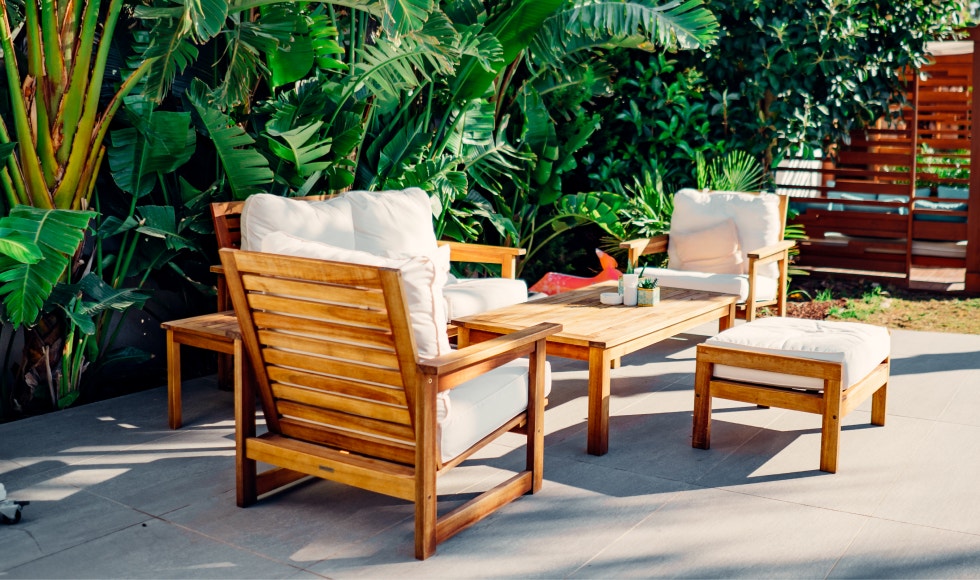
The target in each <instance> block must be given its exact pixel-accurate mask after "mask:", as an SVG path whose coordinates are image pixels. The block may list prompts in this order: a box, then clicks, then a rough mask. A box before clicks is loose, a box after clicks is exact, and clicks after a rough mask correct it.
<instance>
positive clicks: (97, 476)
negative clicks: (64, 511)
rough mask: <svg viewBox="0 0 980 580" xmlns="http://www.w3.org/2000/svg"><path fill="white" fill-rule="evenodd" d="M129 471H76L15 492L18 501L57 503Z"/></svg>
mask: <svg viewBox="0 0 980 580" xmlns="http://www.w3.org/2000/svg"><path fill="white" fill-rule="evenodd" d="M128 471H129V469H76V470H74V471H71V472H69V473H66V474H64V475H60V476H58V477H55V478H52V479H49V480H47V481H43V482H41V483H38V484H35V485H32V486H30V487H28V488H25V489H21V490H19V491H18V492H17V498H18V499H24V500H27V501H59V500H63V499H65V498H66V497H68V496H71V495H74V494H76V493H78V492H79V491H81V489H82V488H85V487H90V486H93V485H97V484H100V483H104V482H106V481H109V480H110V479H113V478H115V477H119V476H120V475H122V474H124V473H126V472H128Z"/></svg>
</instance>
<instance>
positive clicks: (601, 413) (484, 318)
mask: <svg viewBox="0 0 980 580" xmlns="http://www.w3.org/2000/svg"><path fill="white" fill-rule="evenodd" d="M616 286H617V284H616V282H604V283H601V284H596V285H594V286H589V287H587V288H582V289H579V290H573V291H571V292H565V293H562V294H556V295H554V296H548V297H546V298H541V299H538V300H532V301H529V302H525V303H523V304H515V305H513V306H507V307H504V308H500V309H497V310H491V311H488V312H484V313H482V314H474V315H473V316H465V317H462V318H457V319H454V320H453V321H452V322H453V324H455V325H456V326H458V327H459V335H458V338H457V340H458V343H459V346H460V347H463V346H466V345H467V344H471V343H476V342H482V341H484V340H489V339H491V338H493V337H495V336H500V335H502V334H509V333H511V332H516V331H519V330H523V329H525V328H528V327H530V326H534V325H535V324H538V323H539V322H557V323H559V324H562V325H563V326H564V330H563V331H562V332H559V333H558V334H554V335H552V336H550V337H548V354H550V355H554V356H560V357H563V358H571V359H576V360H584V361H588V362H589V441H588V451H589V453H591V454H592V455H605V454H606V452H607V451H609V375H610V368H611V365H612V362H613V361H615V360H618V359H619V358H620V357H622V356H624V355H627V354H630V353H632V352H636V351H637V350H640V349H641V348H644V347H646V346H649V345H651V344H654V343H656V342H659V341H661V340H663V339H665V338H670V337H672V336H676V335H678V334H680V333H682V332H684V331H685V330H689V329H691V328H693V327H695V326H698V325H700V324H703V323H705V322H710V321H712V320H717V321H718V327H719V331H721V330H726V329H727V328H729V327H731V326H732V325H733V324H734V323H735V302H736V299H737V297H736V296H733V295H731V294H719V293H717V292H704V291H699V290H681V289H677V288H662V289H661V301H660V304H658V305H657V306H654V307H652V308H646V307H633V306H607V305H605V304H602V303H600V302H599V294H600V293H602V292H615V291H616Z"/></svg>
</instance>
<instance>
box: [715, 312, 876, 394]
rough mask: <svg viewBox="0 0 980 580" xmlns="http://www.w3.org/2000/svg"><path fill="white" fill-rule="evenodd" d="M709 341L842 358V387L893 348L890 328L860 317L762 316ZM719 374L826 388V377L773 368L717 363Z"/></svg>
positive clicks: (756, 349) (812, 356)
mask: <svg viewBox="0 0 980 580" xmlns="http://www.w3.org/2000/svg"><path fill="white" fill-rule="evenodd" d="M705 344H711V345H716V346H727V347H733V348H738V349H740V350H745V351H750V352H759V353H765V354H780V355H786V356H795V357H799V358H807V359H813V360H825V361H832V362H839V363H843V365H844V369H843V376H842V381H841V382H842V387H843V388H845V389H846V388H848V387H850V386H851V385H853V384H855V383H857V382H858V381H860V380H861V379H863V378H864V377H866V376H867V375H868V373H870V372H871V371H872V370H874V368H875V367H877V366H878V365H879V364H881V362H882V361H883V360H885V359H886V358H887V357H888V356H889V353H890V351H891V340H890V337H889V335H888V330H887V329H886V328H883V327H880V326H873V325H870V324H861V323H857V322H834V321H825V320H806V319H801V318H779V317H774V318H760V319H757V320H754V321H752V322H748V323H745V324H741V325H738V326H735V327H733V328H730V329H728V330H726V331H724V332H721V333H719V334H718V335H717V336H713V337H711V338H709V339H708V340H706V341H705ZM714 376H715V377H718V378H723V379H730V380H735V381H745V382H748V383H756V384H763V385H774V386H781V387H794V388H801V389H815V390H823V386H824V385H823V380H821V379H817V378H813V377H802V376H799V375H790V374H784V373H775V372H770V371H760V370H756V369H747V368H740V367H732V366H728V365H716V366H715V370H714Z"/></svg>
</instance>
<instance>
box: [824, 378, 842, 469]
mask: <svg viewBox="0 0 980 580" xmlns="http://www.w3.org/2000/svg"><path fill="white" fill-rule="evenodd" d="M840 409H841V384H840V381H834V380H827V381H825V382H824V411H823V425H822V427H821V431H820V471H826V472H827V473H837V455H838V452H839V451H840V422H841V417H840Z"/></svg>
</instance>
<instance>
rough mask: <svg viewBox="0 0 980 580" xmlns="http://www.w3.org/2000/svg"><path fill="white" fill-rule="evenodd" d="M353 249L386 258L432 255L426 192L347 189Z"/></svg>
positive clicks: (429, 215)
mask: <svg viewBox="0 0 980 580" xmlns="http://www.w3.org/2000/svg"><path fill="white" fill-rule="evenodd" d="M344 198H345V199H347V201H348V202H349V203H350V206H351V212H352V214H353V217H354V249H356V250H359V251H361V252H369V253H371V254H375V255H378V256H386V257H389V258H407V257H411V256H423V255H427V254H431V253H432V252H433V251H434V250H435V248H436V245H437V244H436V234H435V232H434V231H433V230H432V204H431V202H430V201H429V194H427V193H425V192H424V191H422V190H421V189H419V188H417V187H409V188H407V189H403V190H391V191H349V192H347V193H345V194H344Z"/></svg>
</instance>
